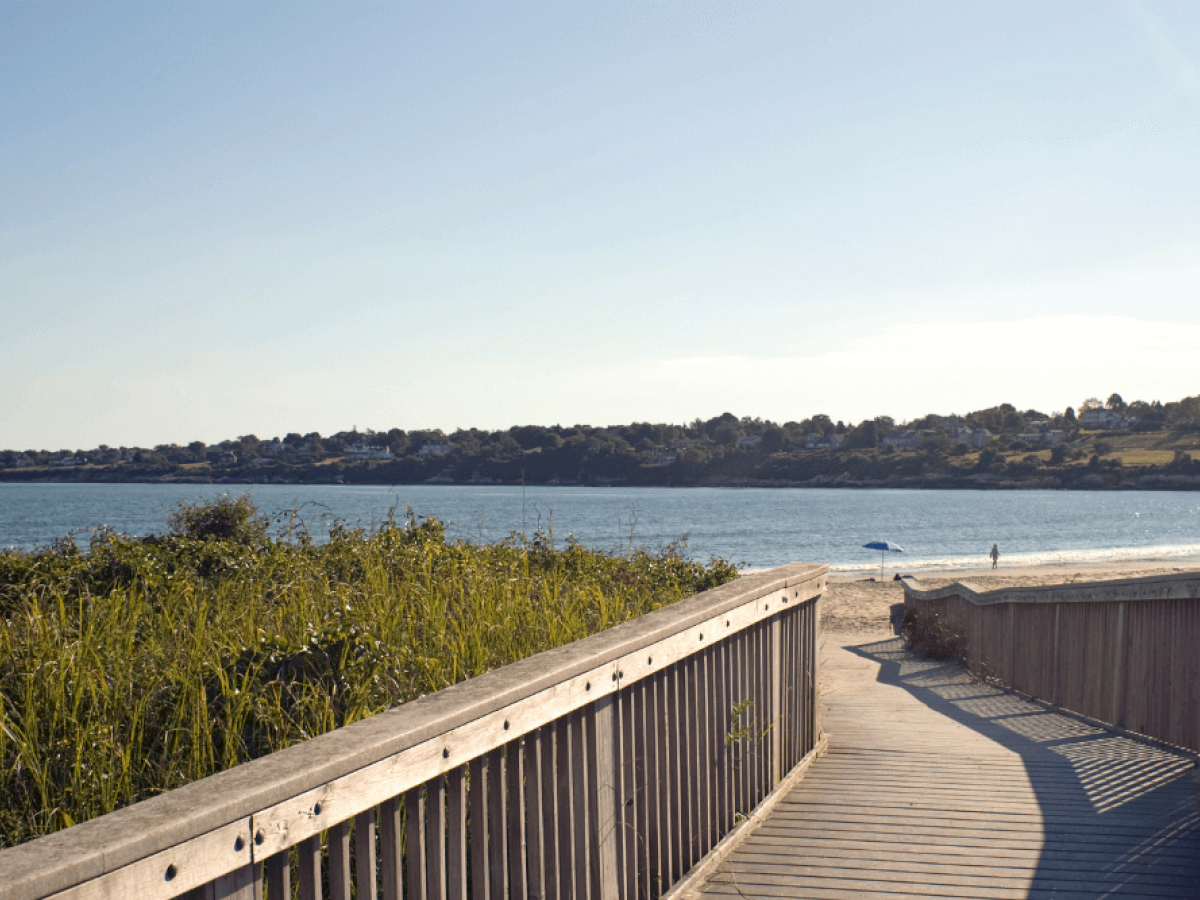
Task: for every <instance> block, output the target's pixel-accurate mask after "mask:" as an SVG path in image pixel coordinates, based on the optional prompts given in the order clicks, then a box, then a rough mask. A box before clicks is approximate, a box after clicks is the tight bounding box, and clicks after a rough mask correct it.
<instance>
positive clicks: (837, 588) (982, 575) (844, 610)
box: [821, 555, 1200, 636]
mask: <svg viewBox="0 0 1200 900" xmlns="http://www.w3.org/2000/svg"><path fill="white" fill-rule="evenodd" d="M875 572H876V574H875V575H874V576H871V575H868V574H865V573H864V572H859V573H849V572H838V573H832V572H831V573H830V575H829V590H828V591H827V592H826V594H825V595H824V596H823V597H822V598H821V628H822V630H823V631H825V632H826V633H829V634H843V633H861V634H872V635H879V636H891V635H893V634H894V633H895V632H894V631H893V627H892V614H893V611H894V607H895V606H896V605H897V604H903V603H904V588H903V586H902V584H901V582H899V581H896V580H894V578H893V576H894V575H895V574H896V573H900V574H902V575H913V576H914V577H916V578H917V579H918V580H919V581H920V582H921V584H922V586H923V587H926V588H933V587H944V586H945V585H949V584H953V583H954V582H956V581H965V582H968V583H970V584H971V585H972V586H973V587H976V588H978V589H979V590H981V591H994V590H999V589H1001V588H1009V587H1037V586H1039V585H1044V584H1063V583H1066V582H1068V581H1072V580H1074V581H1084V582H1089V581H1115V580H1119V579H1124V578H1146V577H1150V576H1154V575H1174V574H1179V573H1183V572H1197V573H1200V555H1192V556H1187V557H1179V558H1176V559H1169V560H1164V559H1141V560H1109V561H1096V562H1088V563H1050V564H1043V565H1030V564H1021V563H1013V564H1011V565H1008V566H1005V565H1004V558H1003V557H1001V558H1000V565H999V566H998V567H997V568H995V569H992V568H991V567H990V566H989V567H980V568H973V569H940V570H922V571H917V570H907V569H905V568H904V567H903V566H898V567H894V568H893V567H889V568H888V569H887V570H886V571H885V573H884V580H883V581H879V580H878V577H879V575H878V572H879V569H878V567H876V569H875Z"/></svg>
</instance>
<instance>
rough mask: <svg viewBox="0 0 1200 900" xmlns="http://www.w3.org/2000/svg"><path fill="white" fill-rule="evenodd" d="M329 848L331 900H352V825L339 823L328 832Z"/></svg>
mask: <svg viewBox="0 0 1200 900" xmlns="http://www.w3.org/2000/svg"><path fill="white" fill-rule="evenodd" d="M325 839H326V841H327V843H328V847H329V900H350V889H351V882H350V823H349V822H348V821H347V822H338V823H337V824H336V825H334V826H332V827H331V828H330V829H329V831H328V832H326V838H325Z"/></svg>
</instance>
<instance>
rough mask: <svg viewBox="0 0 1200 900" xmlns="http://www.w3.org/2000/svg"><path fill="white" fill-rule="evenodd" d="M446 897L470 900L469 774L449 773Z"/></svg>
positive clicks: (456, 771) (460, 768)
mask: <svg viewBox="0 0 1200 900" xmlns="http://www.w3.org/2000/svg"><path fill="white" fill-rule="evenodd" d="M446 783H447V791H446V897H447V898H448V900H467V773H466V769H465V768H464V767H463V766H459V767H458V768H457V769H451V770H450V771H449V772H447V773H446Z"/></svg>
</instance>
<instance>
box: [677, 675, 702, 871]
mask: <svg viewBox="0 0 1200 900" xmlns="http://www.w3.org/2000/svg"><path fill="white" fill-rule="evenodd" d="M697 663H698V660H697V658H696V655H692V656H689V657H688V658H687V660H686V661H685V662H684V664H683V665H682V666H681V667H680V685H679V687H680V692H681V694H680V709H681V715H680V723H679V725H680V731H681V732H682V735H683V739H682V741H681V744H682V746H681V751H682V752H681V753H680V757H681V759H682V765H683V768H684V771H682V772H681V773H680V778H681V780H682V782H683V795H684V800H685V803H684V808H685V810H686V818H685V821H686V823H687V824H686V826H685V830H684V835H683V861H682V863H681V864H680V867H679V868H680V874H681V875H682V874H683V872H686V871H687V870H688V869H690V868H691V867H692V866H693V865H694V864H695V862H696V860H697V859H699V858H700V854H699V853H698V852H697V851H698V850H699V847H700V763H701V758H702V757H701V752H700V740H699V737H700V735H699V732H698V731H697V728H696V724H697V720H698V719H699V717H700V710H699V708H698V707H697V706H696V680H697V678H698V677H699V666H698V664H697Z"/></svg>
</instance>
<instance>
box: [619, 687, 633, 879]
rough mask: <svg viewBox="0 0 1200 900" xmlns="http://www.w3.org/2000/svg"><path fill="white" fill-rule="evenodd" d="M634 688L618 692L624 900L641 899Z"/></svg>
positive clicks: (620, 832) (620, 814)
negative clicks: (638, 863)
mask: <svg viewBox="0 0 1200 900" xmlns="http://www.w3.org/2000/svg"><path fill="white" fill-rule="evenodd" d="M634 701H635V696H634V689H633V688H622V689H621V690H620V691H619V692H618V693H617V700H616V703H617V728H618V733H619V741H618V744H617V753H618V756H617V767H618V768H617V774H618V781H617V789H618V791H619V794H618V795H617V817H616V823H615V824H616V829H617V871H618V872H619V873H620V885H619V890H620V896H621V900H637V861H638V856H637V847H636V840H637V833H638V820H637V800H636V798H637V789H636V785H637V769H636V760H635V757H634V746H635V743H634V734H633V724H634V721H635V720H634V716H633V704H634Z"/></svg>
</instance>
